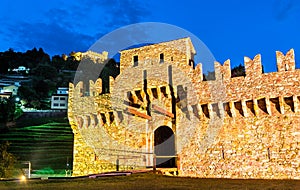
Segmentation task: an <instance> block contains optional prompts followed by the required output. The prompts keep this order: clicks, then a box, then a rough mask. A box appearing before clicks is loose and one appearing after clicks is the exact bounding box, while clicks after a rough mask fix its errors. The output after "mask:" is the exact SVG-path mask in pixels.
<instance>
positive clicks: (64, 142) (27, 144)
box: [0, 118, 73, 174]
mask: <svg viewBox="0 0 300 190" xmlns="http://www.w3.org/2000/svg"><path fill="white" fill-rule="evenodd" d="M0 139H1V140H2V141H8V142H10V143H11V144H10V147H9V152H11V153H13V154H14V155H15V156H16V157H17V158H18V160H19V161H30V162H31V163H32V170H33V173H34V172H35V171H37V170H42V172H43V173H45V172H50V174H51V173H62V172H64V170H65V169H66V163H67V161H68V163H69V164H70V165H72V158H73V133H72V129H71V127H70V125H69V123H68V120H67V119H66V118H34V119H20V120H17V122H16V125H15V126H13V127H10V128H9V129H8V130H7V131H5V132H3V133H1V134H0Z"/></svg>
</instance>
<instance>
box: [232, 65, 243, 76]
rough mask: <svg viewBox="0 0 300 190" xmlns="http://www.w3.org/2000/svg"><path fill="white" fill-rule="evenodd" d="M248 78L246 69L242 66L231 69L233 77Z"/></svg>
mask: <svg viewBox="0 0 300 190" xmlns="http://www.w3.org/2000/svg"><path fill="white" fill-rule="evenodd" d="M239 76H246V72H245V67H244V66H243V65H242V64H239V65H238V66H235V67H234V68H233V69H231V77H239Z"/></svg>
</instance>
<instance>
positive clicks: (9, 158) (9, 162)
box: [0, 141, 17, 178]
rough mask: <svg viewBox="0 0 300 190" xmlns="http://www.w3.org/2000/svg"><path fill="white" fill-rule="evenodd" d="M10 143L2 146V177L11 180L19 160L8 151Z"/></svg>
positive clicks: (0, 169) (0, 147)
mask: <svg viewBox="0 0 300 190" xmlns="http://www.w3.org/2000/svg"><path fill="white" fill-rule="evenodd" d="M8 147H9V143H8V142H7V141H6V142H2V143H1V144H0V177H1V178H9V177H13V175H14V174H15V171H16V170H17V169H16V164H17V159H16V157H15V156H14V155H13V154H11V153H9V152H8V151H7V149H8Z"/></svg>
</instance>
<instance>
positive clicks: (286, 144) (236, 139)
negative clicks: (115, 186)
mask: <svg viewBox="0 0 300 190" xmlns="http://www.w3.org/2000/svg"><path fill="white" fill-rule="evenodd" d="M174 47H177V49H176V48H174ZM178 47H179V48H178ZM161 53H163V56H164V61H163V62H161V60H160V59H159V58H160V54H161ZM200 53H201V52H200ZM194 54H195V50H194V48H193V46H192V44H191V42H190V40H189V39H188V38H184V39H180V40H175V41H171V42H164V43H160V44H153V45H149V46H144V47H141V48H135V49H130V50H124V51H122V52H121V60H120V62H121V65H120V69H121V73H120V75H119V76H118V77H117V78H116V79H113V78H112V77H111V78H110V88H111V93H110V94H101V92H102V89H101V84H102V81H101V79H97V80H96V81H90V93H89V94H90V96H88V97H84V96H83V92H82V90H83V84H82V83H81V82H79V83H78V84H76V85H73V84H70V90H69V106H70V107H69V110H68V115H69V120H70V124H71V126H72V129H73V132H74V163H73V171H74V173H73V175H75V176H76V175H83V174H90V173H98V172H102V171H112V170H115V169H116V161H117V160H118V161H119V165H120V167H123V169H131V168H135V169H136V168H139V167H147V166H151V165H153V162H152V159H153V157H152V156H153V155H152V154H147V153H150V152H153V146H154V134H153V133H154V131H155V129H157V128H158V127H159V126H168V127H170V128H171V129H172V130H173V131H174V134H175V138H176V150H177V156H178V161H177V168H178V171H179V175H181V176H194V177H230V178H268V179H269V178H293V179H299V178H300V151H299V149H300V128H299V121H300V114H299V109H300V107H299V100H300V85H299V81H300V80H299V79H300V70H297V69H296V70H295V61H294V60H295V59H294V52H293V50H290V51H289V52H288V53H287V54H286V55H284V54H282V53H281V52H276V56H277V69H278V71H277V72H273V73H262V65H261V58H260V55H257V56H255V57H254V58H253V59H250V58H247V57H245V59H244V60H245V62H244V65H245V69H246V76H245V77H235V78H231V69H230V61H229V60H227V61H226V62H225V63H224V64H223V65H221V64H220V63H218V62H215V75H216V80H214V81H203V77H202V76H203V75H202V67H201V64H198V65H197V66H196V67H195V68H193V65H191V59H192V57H193V55H194ZM135 55H138V60H139V61H138V63H137V65H134V64H135V63H134V62H133V56H135ZM145 79H146V80H147V86H146V87H147V88H146V89H145V84H144V83H145V82H144V81H145ZM170 82H171V83H172V85H171V86H170ZM181 88H183V89H185V90H184V92H187V94H186V95H187V97H186V98H184V97H183V96H181V95H180V92H181V91H182V90H180V89H181ZM172 98H176V99H177V100H178V103H177V106H176V109H175V110H174V109H173V110H172ZM124 100H125V102H124ZM126 101H127V102H126ZM148 101H150V102H151V104H153V105H158V106H159V107H161V108H163V109H164V110H166V111H167V112H173V113H175V118H176V119H175V121H174V118H173V119H172V117H171V116H168V115H161V114H159V113H156V112H153V113H152V114H151V119H145V118H147V117H148V116H147V111H146V110H145V109H144V108H143V107H146V106H147V102H148ZM128 102H129V103H128ZM135 104H138V105H141V106H140V107H128V106H130V105H131V106H132V105H135ZM129 109H131V110H129ZM128 112H129V113H128ZM137 112H138V114H139V115H136V114H134V113H137ZM143 114H144V115H143ZM191 129H192V130H191ZM121 148H124V150H125V149H126V151H123V152H122V153H120V149H121Z"/></svg>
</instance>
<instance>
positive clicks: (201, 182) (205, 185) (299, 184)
mask: <svg viewBox="0 0 300 190" xmlns="http://www.w3.org/2000/svg"><path fill="white" fill-rule="evenodd" d="M0 189H39V190H40V189H108V190H110V189H114V190H115V189H169V190H170V189H199V190H206V189H210V190H255V189H257V190H298V189H300V181H299V180H298V181H297V180H237V179H197V178H183V177H168V176H162V175H158V174H151V173H147V174H132V175H130V176H120V177H101V178H96V179H70V180H65V179H64V180H63V179H59V180H58V179H55V180H53V179H52V180H33V181H9V182H4V181H0Z"/></svg>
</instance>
